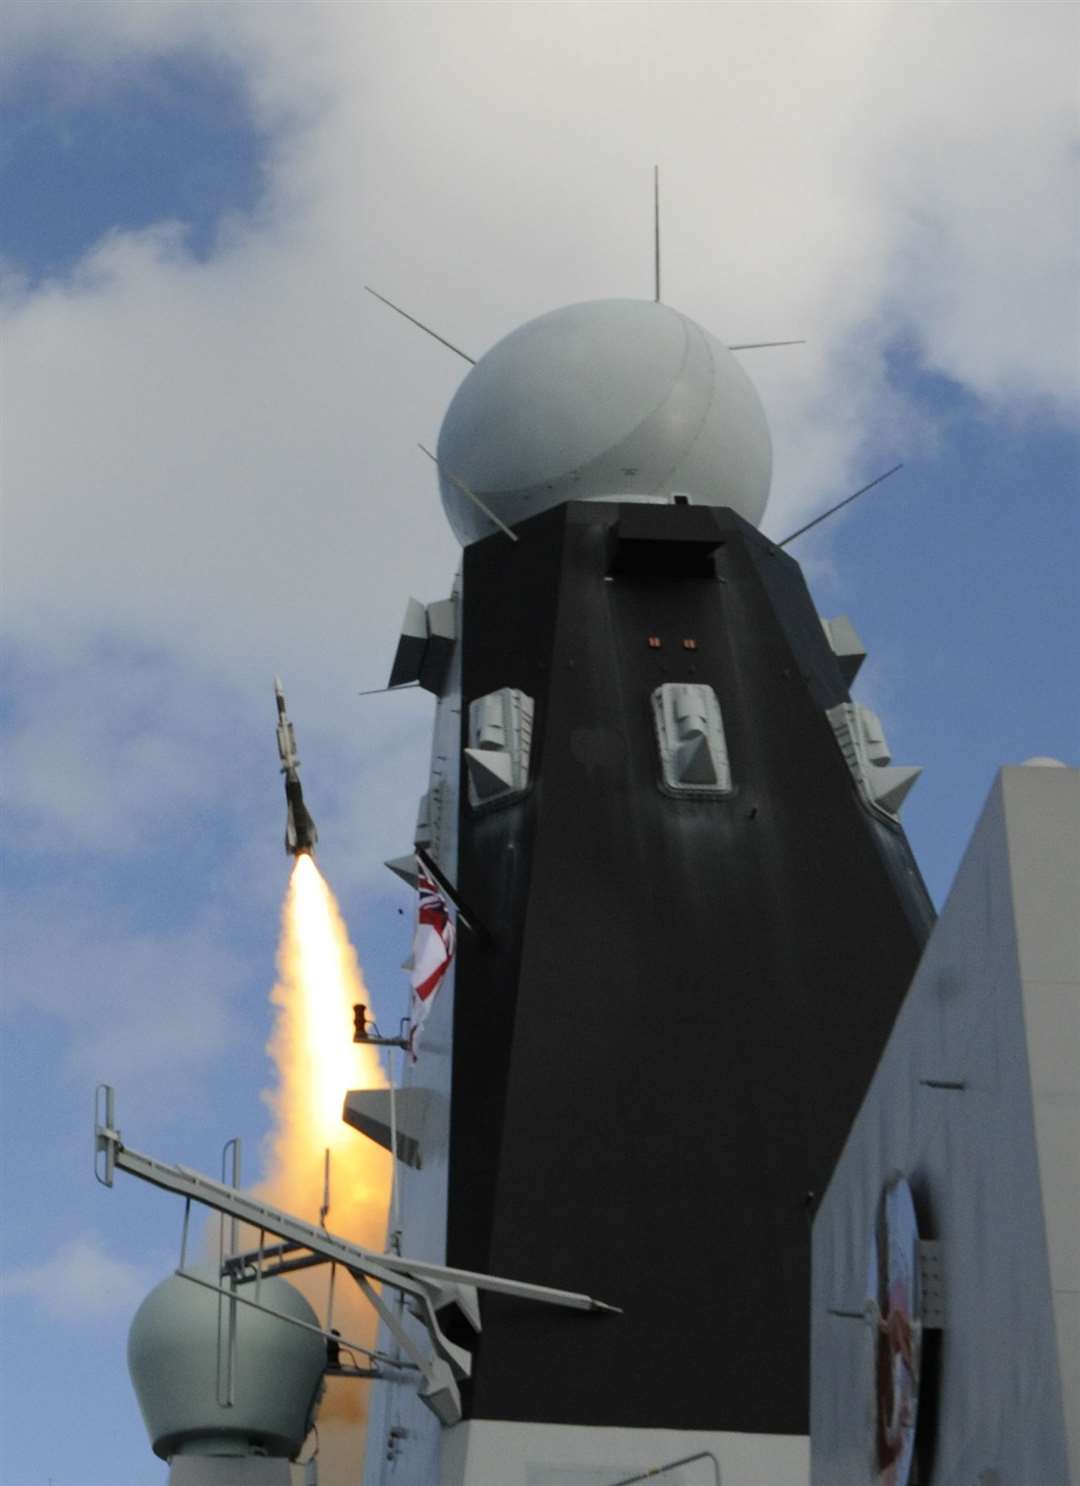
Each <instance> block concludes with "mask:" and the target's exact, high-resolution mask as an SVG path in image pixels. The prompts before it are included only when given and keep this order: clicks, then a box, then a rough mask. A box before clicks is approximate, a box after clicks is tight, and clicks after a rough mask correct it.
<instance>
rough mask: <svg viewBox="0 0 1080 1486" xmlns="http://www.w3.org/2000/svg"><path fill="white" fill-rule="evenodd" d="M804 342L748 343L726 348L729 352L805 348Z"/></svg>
mask: <svg viewBox="0 0 1080 1486" xmlns="http://www.w3.org/2000/svg"><path fill="white" fill-rule="evenodd" d="M805 345H806V342H805V341H748V342H747V343H746V345H745V346H728V350H729V351H764V350H765V349H766V347H768V346H805Z"/></svg>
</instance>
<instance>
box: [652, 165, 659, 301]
mask: <svg viewBox="0 0 1080 1486" xmlns="http://www.w3.org/2000/svg"><path fill="white" fill-rule="evenodd" d="M652 180H653V267H654V270H655V279H656V303H657V304H659V303H660V167H659V165H654V166H653V168H652Z"/></svg>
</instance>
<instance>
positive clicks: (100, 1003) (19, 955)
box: [5, 885, 247, 1101]
mask: <svg viewBox="0 0 1080 1486" xmlns="http://www.w3.org/2000/svg"><path fill="white" fill-rule="evenodd" d="M162 887H163V890H164V885H162ZM117 917H118V918H119V917H120V915H117ZM226 933H227V925H223V924H221V923H220V922H216V921H215V920H214V919H213V918H212V917H210V916H207V917H205V918H202V919H200V921H199V922H197V923H196V924H194V925H192V926H191V927H190V928H186V929H181V930H174V931H163V932H156V933H155V932H147V931H142V932H140V931H138V930H128V931H127V932H125V925H124V924H123V923H117V924H106V925H102V924H99V923H97V922H96V921H95V917H94V916H93V915H92V914H90V913H88V912H87V911H86V910H85V909H83V910H82V911H78V910H71V909H65V910H64V911H61V912H57V913H54V912H51V911H50V910H49V909H48V908H46V907H45V906H44V905H43V904H42V903H40V902H34V903H31V904H30V905H29V906H24V905H20V904H12V905H11V906H10V907H9V910H8V913H7V916H6V926H5V976H6V979H7V982H8V985H7V1002H8V1007H7V1009H8V1014H9V1015H10V1016H12V1017H13V1018H14V1017H17V1016H18V1015H20V1014H22V1013H23V1012H24V1011H25V1010H26V1009H27V1008H33V1009H35V1010H36V1011H37V1012H39V1013H44V1014H46V1015H48V1016H50V1017H52V1018H54V1019H55V1020H56V1021H57V1022H58V1023H59V1024H60V1026H61V1027H62V1028H63V1029H64V1031H65V1032H66V1034H67V1035H66V1036H65V1038H64V1041H63V1043H62V1044H61V1045H60V1048H59V1049H58V1053H59V1058H60V1060H61V1063H62V1067H63V1069H64V1071H65V1073H66V1075H67V1078H68V1079H71V1080H76V1081H78V1082H79V1083H80V1084H81V1085H82V1086H84V1087H89V1086H91V1085H92V1084H94V1083H97V1082H107V1083H111V1084H114V1085H118V1086H121V1087H123V1088H124V1090H125V1092H127V1091H128V1090H129V1089H130V1090H132V1091H133V1092H137V1093H139V1094H145V1093H146V1092H152V1093H153V1094H154V1096H155V1098H156V1099H157V1100H159V1101H166V1100H169V1099H174V1100H186V1099H190V1098H191V1097H192V1096H193V1091H194V1090H195V1089H196V1088H197V1087H198V1084H199V1081H200V1080H202V1079H203V1078H205V1077H206V1076H207V1074H208V1073H209V1072H211V1071H213V1070H215V1069H216V1066H217V1065H218V1064H220V1062H221V1061H222V1060H223V1059H224V1058H225V1057H226V1056H227V1053H228V1049H229V1047H230V1046H231V1045H235V1043H236V1040H237V1039H238V1037H239V1036H240V1033H241V1027H240V1023H239V1018H238V1014H237V1008H236V1002H237V998H238V996H239V994H240V992H241V991H242V990H243V988H244V986H245V983H246V973H247V972H246V967H245V966H244V964H243V962H242V961H241V959H240V957H239V955H238V954H237V953H235V952H234V951H233V950H232V949H231V948H230V947H229V946H228V943H227V942H226V938H225V935H226ZM50 1071H51V1072H55V1071H56V1068H55V1065H54V1068H53V1069H52V1070H50ZM16 1072H17V1073H18V1076H19V1077H20V1078H21V1077H23V1076H24V1070H21V1069H19V1070H16V1069H14V1068H13V1070H12V1077H15V1076H16ZM35 1097H36V1096H35Z"/></svg>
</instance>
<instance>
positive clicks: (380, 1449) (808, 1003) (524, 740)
mask: <svg viewBox="0 0 1080 1486" xmlns="http://www.w3.org/2000/svg"><path fill="white" fill-rule="evenodd" d="M439 466H440V474H441V477H442V484H443V498H444V503H445V504H446V506H447V511H448V515H449V516H450V520H451V523H452V525H454V527H455V530H456V531H457V532H458V535H459V536H460V537H461V538H462V540H463V543H464V555H463V562H462V568H461V572H460V575H459V577H458V580H457V583H456V585H455V588H454V591H453V594H452V597H451V600H450V602H449V606H447V604H446V602H445V601H444V602H443V604H442V605H440V606H438V607H437V608H436V609H435V610H434V611H433V612H432V613H431V618H430V620H427V619H426V615H425V621H426V622H420V620H419V615H420V614H423V613H424V611H423V610H422V608H421V606H419V605H417V604H416V603H415V601H414V602H413V603H412V604H411V605H410V616H411V618H410V619H409V620H408V621H407V624H406V628H405V631H404V633H403V638H402V641H401V644H400V646H399V652H398V658H397V661H396V663H395V672H394V675H395V679H396V681H397V682H398V683H400V682H402V681H406V680H410V679H413V680H421V679H422V680H423V684H425V685H427V686H428V687H429V689H431V690H433V691H435V692H436V694H437V695H438V696H439V704H438V714H437V721H436V728H435V746H434V749H433V767H432V774H431V778H430V780H429V787H428V790H427V792H426V794H425V796H424V800H423V802H422V805H421V809H420V818H419V822H418V826H417V835H416V846H417V847H418V848H420V849H422V850H423V851H425V852H427V853H430V855H431V856H432V857H433V858H434V859H435V860H436V861H437V862H438V863H439V864H441V867H442V869H443V871H444V872H445V873H446V875H447V877H448V878H449V879H450V880H451V882H452V883H453V884H454V886H455V889H456V891H457V893H458V894H459V895H460V897H461V899H462V900H463V901H465V902H467V903H468V905H469V912H470V913H471V914H472V915H473V916H474V918H475V919H476V920H477V921H478V924H479V925H480V926H481V928H482V931H483V932H470V931H469V930H468V929H466V930H465V931H463V932H461V933H460V935H459V948H458V953H457V959H456V965H455V967H454V970H453V971H452V973H451V976H450V977H448V980H447V983H446V984H445V985H444V987H443V989H442V990H441V991H440V993H439V998H438V1004H437V1005H436V1006H435V1007H434V1009H433V1010H432V1012H431V1013H430V1015H429V1017H428V1020H427V1023H426V1025H425V1029H424V1038H423V1044H422V1047H421V1049H420V1051H419V1053H418V1055H417V1058H416V1061H415V1062H413V1063H411V1064H410V1065H409V1073H408V1075H407V1083H406V1087H405V1088H404V1089H403V1091H402V1094H403V1096H404V1097H403V1098H402V1099H401V1105H402V1114H401V1119H400V1121H399V1126H398V1131H399V1133H398V1140H399V1142H401V1141H403V1140H404V1141H407V1142H408V1145H407V1147H406V1148H405V1149H404V1151H403V1148H402V1145H401V1144H400V1143H399V1152H402V1154H403V1155H404V1156H405V1157H406V1158H407V1159H403V1160H401V1161H400V1162H399V1167H400V1177H399V1181H400V1212H401V1223H400V1233H399V1234H398V1235H397V1236H396V1238H395V1242H397V1243H399V1244H400V1246H401V1249H402V1252H406V1253H410V1254H414V1253H423V1254H424V1255H425V1256H427V1257H430V1258H432V1259H437V1260H439V1261H440V1262H446V1263H449V1264H453V1265H458V1266H461V1267H464V1268H469V1269H480V1270H488V1269H492V1270H495V1271H500V1270H502V1271H505V1272H515V1273H521V1274H528V1275H530V1276H531V1277H535V1278H537V1279H540V1280H542V1281H543V1282H544V1283H550V1284H553V1285H559V1286H564V1287H570V1286H571V1285H572V1286H573V1288H575V1289H587V1290H590V1293H596V1294H599V1295H602V1296H603V1297H604V1298H605V1299H606V1300H608V1301H610V1302H611V1303H612V1304H614V1305H617V1306H618V1307H620V1308H621V1311H622V1314H621V1315H593V1316H575V1317H570V1316H565V1317H564V1316H558V1317H555V1316H553V1315H546V1316H543V1317H540V1316H538V1315H535V1314H532V1313H530V1312H527V1311H525V1310H523V1309H522V1308H521V1307H520V1306H519V1305H516V1304H514V1303H511V1302H507V1303H503V1302H502V1301H498V1300H494V1299H490V1298H489V1299H485V1300H484V1301H483V1302H482V1307H481V1308H482V1315H483V1329H482V1331H481V1332H480V1334H479V1336H478V1337H477V1338H476V1343H475V1348H474V1354H473V1366H472V1374H471V1377H470V1378H469V1379H468V1380H466V1381H465V1382H463V1384H462V1390H463V1405H464V1415H465V1417H464V1419H463V1421H462V1422H461V1423H460V1424H457V1425H455V1426H454V1427H453V1428H452V1429H451V1430H448V1431H447V1430H440V1429H439V1427H438V1426H437V1425H435V1424H434V1423H433V1421H430V1420H428V1419H425V1418H424V1417H423V1413H422V1411H418V1410H417V1408H416V1406H415V1403H414V1401H413V1400H412V1399H410V1397H409V1396H408V1395H407V1394H406V1393H404V1392H402V1390H400V1389H394V1388H389V1387H388V1388H385V1389H382V1388H380V1389H376V1397H375V1401H374V1404H373V1413H372V1420H371V1426H370V1434H369V1447H368V1464H367V1472H366V1480H367V1482H368V1486H375V1483H379V1482H383V1481H402V1482H406V1481H407V1482H414V1481H415V1482H417V1483H420V1482H422V1481H434V1480H440V1481H445V1482H446V1483H448V1486H458V1483H460V1486H465V1483H469V1486H474V1483H475V1486H479V1483H481V1482H483V1483H489V1482H490V1483H491V1486H517V1483H518V1482H521V1483H522V1486H525V1483H526V1482H528V1483H529V1486H539V1483H541V1482H544V1483H546V1482H548V1481H550V1482H552V1483H554V1482H556V1481H559V1482H563V1481H566V1482H570V1481H571V1480H572V1481H575V1482H577V1481H582V1482H584V1481H585V1480H594V1479H595V1480H596V1481H600V1480H603V1481H605V1482H606V1481H609V1480H610V1481H614V1480H615V1479H617V1474H618V1471H619V1470H622V1471H623V1473H624V1474H625V1475H627V1476H629V1475H630V1474H632V1472H633V1470H634V1469H635V1468H637V1467H639V1466H642V1465H652V1466H655V1465H656V1464H658V1463H660V1462H662V1461H663V1460H664V1459H665V1458H666V1459H668V1460H671V1459H674V1458H676V1457H677V1456H679V1455H680V1454H682V1455H686V1454H690V1453H693V1451H694V1450H695V1449H700V1450H707V1451H709V1452H712V1453H713V1454H715V1455H716V1457H717V1460H718V1461H719V1463H720V1467H721V1469H722V1471H723V1479H724V1482H725V1483H726V1486H738V1483H739V1482H740V1481H744V1480H745V1481H751V1480H753V1481H761V1480H766V1479H767V1480H769V1481H770V1482H772V1483H774V1486H781V1483H786V1482H796V1481H804V1480H805V1479H806V1471H807V1445H806V1440H807V1435H808V1432H809V1284H810V1233H811V1220H812V1217H813V1213H814V1209H815V1206H816V1203H817V1201H818V1199H819V1197H820V1195H821V1193H822V1192H823V1191H824V1189H825V1186H826V1185H827V1183H828V1180H829V1176H830V1174H831V1171H832V1169H833V1166H834V1164H835V1162H836V1160H837V1158H838V1157H839V1154H840V1151H841V1149H842V1146H843V1143H844V1140H845V1138H846V1135H847V1132H848V1129H849V1128H850V1125H851V1123H852V1121H853V1119H854V1117H855V1114H856V1113H857V1111H858V1108H859V1104H860V1102H861V1100H862V1098H863V1095H864V1093H865V1091H866V1088H867V1085H868V1083H869V1080H870V1078H871V1076H872V1074H873V1071H874V1068H875V1067H876V1064H877V1061H878V1059H879V1057H880V1054H881V1051H882V1049H883V1047H884V1045H885V1042H886V1039H887V1037H888V1034H889V1030H890V1028H891V1025H892V1022H893V1019H894V1017H895V1015H896V1012H897V1009H898V1007H899V1005H900V1002H901V1000H902V998H903V995H904V992H905V990H906V988H907V985H908V983H909V981H910V979H911V975H912V973H913V971H914V969H915V966H916V964H917V962H918V959H919V955H920V952H921V950H922V946H923V944H924V942H925V938H926V935H927V933H928V930H929V928H930V925H931V922H932V911H931V908H930V904H929V901H928V898H927V895H926V893H925V890H924V888H923V885H922V882H921V879H920V877H919V874H918V871H917V868H916V866H915V863H914V861H913V859H912V855H911V852H910V849H909V847H908V844H907V841H906V838H905V837H904V834H903V831H902V829H901V827H900V824H899V820H898V815H897V812H898V809H899V806H900V802H901V801H902V799H903V796H904V794H906V792H907V789H908V788H909V787H910V785H911V783H912V782H913V780H914V778H915V776H916V774H917V772H918V771H917V770H914V769H898V768H896V767H894V766H892V764H891V762H890V759H889V756H888V749H887V744H886V742H885V739H884V734H883V731H882V728H881V724H880V722H879V721H878V719H877V718H876V717H875V716H874V715H873V714H872V713H870V712H868V711H867V710H866V709H864V708H862V707H860V706H859V705H858V704H857V703H855V702H853V701H852V699H851V696H850V692H849V689H848V688H849V685H850V682H851V681H852V679H853V677H854V673H855V671H856V670H857V667H858V664H859V661H860V660H861V658H862V649H861V646H860V644H859V641H858V638H857V636H856V635H855V632H854V630H853V628H852V626H851V625H850V623H849V622H847V621H846V620H833V621H831V622H823V620H822V619H821V618H820V617H819V616H818V614H817V612H816V611H815V609H814V606H813V603H812V601H811V599H810V597H809V595H808V593H807V590H806V587H805V584H804V583H803V580H802V577H801V574H800V571H799V568H798V566H797V564H796V563H795V562H794V560H793V559H792V558H791V557H790V556H788V555H787V554H786V553H785V552H783V551H782V550H781V549H780V548H779V547H777V546H776V545H775V544H773V543H772V542H770V541H768V540H767V539H766V538H764V537H763V536H762V535H761V533H760V532H759V531H758V530H756V528H755V525H754V523H755V522H756V521H757V520H758V519H759V518H760V514H761V511H762V509H763V507H764V501H765V495H766V492H767V488H768V480H769V442H768V434H767V430H766V428H765V423H764V418H763V415H762V413H761V410H760V405H759V404H758V403H757V399H756V396H755V394H754V392H753V389H752V387H751V386H750V383H749V381H748V380H747V379H746V377H745V375H744V374H743V372H742V370H741V368H740V367H739V366H738V364H737V363H736V361H735V358H734V357H733V356H732V355H731V353H730V352H729V351H727V350H726V348H724V347H722V346H720V344H719V343H718V342H716V341H715V340H713V338H712V337H710V336H708V335H707V334H706V333H705V332H703V331H702V330H701V329H700V328H699V327H697V326H696V325H694V324H693V323H692V322H690V321H688V320H686V319H685V317H683V316H680V315H678V314H677V313H676V312H675V311H673V310H670V309H668V308H667V307H665V306H662V305H656V304H640V303H636V302H626V301H613V302H602V303H599V304H593V305H584V306H575V307H572V308H571V309H569V310H566V311H560V312H556V313H555V314H553V315H549V316H545V317H543V318H542V319H541V320H539V321H537V322H534V323H533V324H532V325H530V326H526V327H523V329H522V330H520V331H517V332H515V333H514V335H512V336H510V337H508V339H507V340H506V341H504V342H502V343H501V344H500V345H499V346H497V347H496V348H495V350H494V351H492V352H491V353H489V356H488V357H486V358H484V359H482V360H481V361H480V363H479V364H478V365H477V367H476V368H475V370H474V371H473V372H472V373H470V375H469V376H468V377H467V378H466V381H465V383H464V384H463V387H462V389H461V391H460V392H459V394H458V396H457V398H456V399H455V402H454V403H453V404H452V406H451V409H450V411H449V413H448V415H447V419H446V423H445V425H444V428H443V432H442V435H441V437H440V441H439ZM473 495H476V496H479V498H480V503H477V502H476V501H474V500H473V499H472V496H473ZM490 512H493V513H494V515H496V516H498V517H499V518H500V519H501V521H503V522H505V523H507V524H508V525H509V526H510V527H511V529H512V539H510V538H509V537H508V535H507V533H506V532H504V531H503V530H501V529H499V528H497V527H496V526H495V525H494V524H493V522H492V521H491V519H490V516H489V513H490ZM440 634H441V636H442V638H441V640H440V638H439V636H440ZM433 645H440V647H441V654H442V658H443V663H442V665H441V668H437V669H435V670H434V673H433V668H432V667H431V665H430V659H431V653H430V648H429V647H431V646H433ZM409 656H411V661H408V660H407V659H406V657H409ZM425 666H426V667H427V673H426V675H424V676H423V677H422V672H423V671H424V668H425ZM394 865H395V866H396V868H397V869H398V870H399V871H404V873H405V875H407V859H406V861H405V865H404V867H403V864H402V862H400V861H399V862H397V863H395V864H394ZM371 1097H372V1096H364V1095H363V1094H357V1095H355V1096H353V1098H352V1100H351V1104H352V1111H351V1114H350V1118H352V1119H353V1120H354V1122H356V1121H357V1117H358V1116H361V1117H362V1115H363V1112H364V1107H365V1100H366V1098H368V1099H370V1098H371ZM374 1097H375V1098H376V1099H378V1098H380V1096H374ZM383 1102H384V1100H383ZM371 1108H372V1111H373V1106H372V1107H371ZM382 1130H383V1135H384V1138H386V1135H387V1131H388V1126H387V1125H386V1124H385V1122H384V1124H383V1126H382ZM747 1451H749V1452H750V1453H749V1454H747ZM739 1462H742V1465H740V1463H739ZM744 1467H745V1468H748V1469H749V1470H750V1474H745V1473H744ZM601 1468H602V1469H603V1470H604V1471H605V1472H606V1474H604V1475H603V1476H599V1475H597V1476H590V1475H589V1474H588V1471H589V1470H594V1471H595V1470H597V1469H601ZM575 1471H576V1472H577V1474H574V1473H573V1472H575ZM545 1472H547V1474H545ZM560 1472H562V1474H560ZM582 1472H585V1474H582ZM686 1479H687V1480H688V1481H689V1480H691V1479H692V1478H691V1477H689V1476H687V1477H686ZM703 1479H704V1478H703Z"/></svg>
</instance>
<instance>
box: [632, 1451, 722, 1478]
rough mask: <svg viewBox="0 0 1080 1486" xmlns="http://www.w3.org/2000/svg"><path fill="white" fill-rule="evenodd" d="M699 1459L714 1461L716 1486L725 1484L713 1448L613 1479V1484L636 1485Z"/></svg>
mask: <svg viewBox="0 0 1080 1486" xmlns="http://www.w3.org/2000/svg"><path fill="white" fill-rule="evenodd" d="M698 1460H711V1461H712V1468H713V1470H714V1471H715V1472H716V1486H723V1483H722V1481H721V1479H720V1462H719V1460H717V1458H716V1456H715V1455H714V1454H713V1452H712V1451H711V1450H699V1451H698V1453H697V1454H696V1455H684V1456H683V1458H682V1459H681V1460H669V1461H668V1463H667V1465H654V1466H653V1468H652V1470H647V1471H642V1473H641V1474H640V1475H638V1476H624V1477H623V1479H622V1480H621V1481H613V1482H612V1486H634V1482H635V1481H652V1480H655V1478H656V1477H657V1476H664V1475H667V1473H668V1471H673V1470H677V1469H678V1468H679V1466H680V1465H693V1464H694V1462H695V1461H698Z"/></svg>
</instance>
